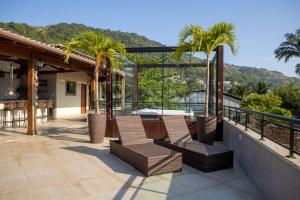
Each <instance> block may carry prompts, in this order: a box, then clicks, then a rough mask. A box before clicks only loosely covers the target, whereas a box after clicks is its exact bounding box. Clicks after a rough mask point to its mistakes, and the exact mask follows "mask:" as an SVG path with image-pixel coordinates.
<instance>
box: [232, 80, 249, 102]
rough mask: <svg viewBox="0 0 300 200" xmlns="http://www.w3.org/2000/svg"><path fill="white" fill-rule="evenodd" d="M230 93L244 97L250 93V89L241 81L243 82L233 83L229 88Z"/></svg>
mask: <svg viewBox="0 0 300 200" xmlns="http://www.w3.org/2000/svg"><path fill="white" fill-rule="evenodd" d="M228 93H229V94H231V95H233V96H236V97H239V98H241V99H243V98H244V97H245V96H246V95H248V94H249V93H250V90H249V87H247V86H246V85H244V84H242V83H241V84H236V85H233V86H232V87H231V88H230V89H229V90H228Z"/></svg>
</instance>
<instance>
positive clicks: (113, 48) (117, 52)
mask: <svg viewBox="0 0 300 200" xmlns="http://www.w3.org/2000/svg"><path fill="white" fill-rule="evenodd" d="M64 51H65V57H66V58H65V62H68V61H69V59H70V56H71V54H72V53H73V52H74V51H80V52H82V53H85V54H87V55H90V56H93V57H94V59H95V68H94V80H95V81H94V83H95V87H94V88H95V96H94V102H93V103H94V106H93V108H94V109H93V110H90V111H89V112H88V127H89V135H90V140H91V143H102V142H103V140H104V136H105V131H106V116H105V114H104V113H100V107H99V92H98V91H99V89H98V88H99V82H98V81H99V73H100V71H107V70H111V71H113V70H117V69H118V66H120V65H119V63H120V59H119V56H123V55H125V53H126V50H125V46H124V45H123V44H122V43H120V42H117V41H114V40H112V39H111V38H108V37H106V36H105V35H103V34H102V33H96V32H93V31H86V32H83V33H81V34H79V35H77V36H75V37H74V38H71V39H69V40H68V41H67V42H66V43H65V48H64Z"/></svg>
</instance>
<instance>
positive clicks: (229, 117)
mask: <svg viewBox="0 0 300 200" xmlns="http://www.w3.org/2000/svg"><path fill="white" fill-rule="evenodd" d="M228 119H229V120H231V109H230V107H229V116H228Z"/></svg>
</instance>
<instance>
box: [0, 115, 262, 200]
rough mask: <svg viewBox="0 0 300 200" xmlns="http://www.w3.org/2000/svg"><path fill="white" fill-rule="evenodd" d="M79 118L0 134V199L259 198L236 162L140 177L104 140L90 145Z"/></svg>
mask: <svg viewBox="0 0 300 200" xmlns="http://www.w3.org/2000/svg"><path fill="white" fill-rule="evenodd" d="M83 121H84V120H83V119H82V118H77V119H69V120H53V121H50V122H48V123H45V124H41V125H39V126H38V128H39V136H38V137H37V136H35V137H32V136H28V135H26V129H25V128H20V129H13V128H7V129H6V131H5V132H4V131H0V145H1V148H0V167H1V170H0V183H1V184H0V194H1V195H0V197H1V198H0V199H1V200H2V199H3V200H8V199H24V200H25V199H26V200H27V199H143V200H148V199H199V198H203V199H220V198H222V199H233V200H234V199H236V200H240V199H249V200H250V199H253V200H254V199H262V197H261V194H260V193H259V192H258V191H257V188H256V187H255V186H254V185H253V183H252V182H251V181H250V180H249V178H248V177H247V175H246V174H245V172H244V171H243V169H242V168H241V167H240V166H239V165H238V164H237V163H236V162H235V163H234V166H233V168H229V169H225V170H219V171H216V172H210V173H203V172H201V171H199V170H197V169H194V168H192V167H189V166H188V165H185V164H183V165H182V171H181V172H174V173H167V174H162V175H156V176H150V177H145V176H144V175H143V174H142V173H140V172H139V171H138V170H136V169H134V168H133V167H132V166H131V165H128V164H127V163H126V162H124V161H122V160H121V159H119V158H118V157H117V156H115V155H113V154H111V153H110V150H109V149H110V147H109V145H110V144H109V140H110V138H106V139H105V141H104V143H103V144H98V145H95V144H91V143H89V137H88V131H87V124H86V122H83Z"/></svg>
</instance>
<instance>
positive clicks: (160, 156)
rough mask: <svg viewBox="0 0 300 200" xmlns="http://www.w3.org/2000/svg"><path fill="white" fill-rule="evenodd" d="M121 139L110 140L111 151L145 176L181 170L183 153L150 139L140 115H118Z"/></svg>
mask: <svg viewBox="0 0 300 200" xmlns="http://www.w3.org/2000/svg"><path fill="white" fill-rule="evenodd" d="M116 121H117V126H118V129H119V134H120V137H119V138H120V139H119V140H110V152H111V153H112V154H114V155H116V156H118V157H119V158H121V159H122V160H124V161H125V162H127V163H129V164H130V165H132V166H133V167H134V168H136V169H138V170H139V171H141V172H142V173H143V174H144V175H145V176H151V175H157V174H164V173H169V172H175V171H181V169H182V154H181V153H179V152H176V151H173V150H170V149H167V148H164V147H161V146H159V145H155V144H153V143H152V142H150V141H148V139H147V137H146V133H145V130H144V127H143V124H142V120H141V117H140V116H120V117H119V116H117V117H116Z"/></svg>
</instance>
